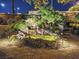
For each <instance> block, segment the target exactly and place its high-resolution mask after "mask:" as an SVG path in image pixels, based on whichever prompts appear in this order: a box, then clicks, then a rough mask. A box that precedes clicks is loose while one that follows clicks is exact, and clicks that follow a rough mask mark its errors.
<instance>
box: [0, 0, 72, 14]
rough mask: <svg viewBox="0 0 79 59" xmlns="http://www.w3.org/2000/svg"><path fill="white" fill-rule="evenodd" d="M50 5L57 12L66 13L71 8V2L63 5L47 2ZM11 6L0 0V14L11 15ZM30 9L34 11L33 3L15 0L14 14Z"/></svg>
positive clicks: (55, 1)
mask: <svg viewBox="0 0 79 59" xmlns="http://www.w3.org/2000/svg"><path fill="white" fill-rule="evenodd" d="M51 3H52V6H53V8H54V9H55V10H59V11H67V10H68V9H69V8H70V7H71V6H73V3H72V2H71V3H67V4H65V5H63V4H60V3H58V2H57V0H49V4H51ZM11 5H12V3H11V0H0V13H8V14H9V13H12V9H11ZM32 9H34V5H33V3H32V4H29V3H27V2H25V1H24V0H15V12H19V13H25V12H28V11H29V10H32Z"/></svg>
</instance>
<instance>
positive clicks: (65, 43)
mask: <svg viewBox="0 0 79 59" xmlns="http://www.w3.org/2000/svg"><path fill="white" fill-rule="evenodd" d="M77 48H78V46H77V45H76V44H74V43H71V42H68V41H67V40H63V41H62V44H61V47H60V50H62V49H63V50H64V49H65V50H72V49H77Z"/></svg>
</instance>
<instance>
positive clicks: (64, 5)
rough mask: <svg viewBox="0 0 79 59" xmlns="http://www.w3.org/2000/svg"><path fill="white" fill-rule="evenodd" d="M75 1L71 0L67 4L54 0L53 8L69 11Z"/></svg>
mask: <svg viewBox="0 0 79 59" xmlns="http://www.w3.org/2000/svg"><path fill="white" fill-rule="evenodd" d="M74 4H75V2H70V3H67V4H61V3H58V2H57V0H53V8H54V9H55V10H59V11H67V10H68V9H69V8H70V7H72V6H73V5H74Z"/></svg>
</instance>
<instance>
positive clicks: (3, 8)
mask: <svg viewBox="0 0 79 59" xmlns="http://www.w3.org/2000/svg"><path fill="white" fill-rule="evenodd" d="M11 5H12V3H11V0H0V13H11V12H12V9H11ZM31 9H33V5H30V4H28V3H27V2H25V1H24V0H15V12H20V13H25V12H27V11H28V10H31Z"/></svg>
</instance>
